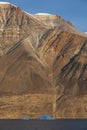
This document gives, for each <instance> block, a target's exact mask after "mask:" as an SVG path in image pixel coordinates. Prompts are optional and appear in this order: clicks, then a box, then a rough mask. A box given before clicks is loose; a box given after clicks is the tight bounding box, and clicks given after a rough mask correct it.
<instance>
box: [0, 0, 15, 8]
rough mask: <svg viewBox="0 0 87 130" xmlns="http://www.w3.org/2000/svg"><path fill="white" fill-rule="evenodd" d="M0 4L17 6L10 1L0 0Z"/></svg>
mask: <svg viewBox="0 0 87 130" xmlns="http://www.w3.org/2000/svg"><path fill="white" fill-rule="evenodd" d="M0 4H1V5H2V4H3V5H6V4H8V5H12V6H15V7H17V6H16V5H14V4H11V3H9V2H2V1H0Z"/></svg>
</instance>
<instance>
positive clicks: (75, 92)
mask: <svg viewBox="0 0 87 130" xmlns="http://www.w3.org/2000/svg"><path fill="white" fill-rule="evenodd" d="M86 97H87V37H86V35H85V34H83V33H81V32H80V31H79V30H77V29H76V28H75V27H74V26H73V25H72V24H71V23H70V22H67V21H65V20H64V19H62V18H61V17H60V16H56V15H49V14H47V15H46V14H45V15H43V14H36V15H31V14H28V13H26V12H24V11H22V10H21V9H20V8H19V7H16V6H14V5H12V4H10V3H0V106H1V107H0V118H21V117H22V116H26V115H27V116H29V117H31V118H38V117H39V116H40V115H43V114H45V113H47V114H49V115H52V116H54V117H56V118H62V117H63V118H64V117H67V118H77V117H82V118H85V117H86V118H87V116H86V115H87V111H86V108H87V105H86V101H87V98H86ZM80 102H82V103H83V104H82V106H81V104H80ZM73 104H75V105H73Z"/></svg>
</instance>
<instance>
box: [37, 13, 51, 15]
mask: <svg viewBox="0 0 87 130" xmlns="http://www.w3.org/2000/svg"><path fill="white" fill-rule="evenodd" d="M35 15H51V14H48V13H37V14H35Z"/></svg>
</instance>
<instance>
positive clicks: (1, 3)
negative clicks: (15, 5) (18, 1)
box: [0, 2, 10, 4]
mask: <svg viewBox="0 0 87 130" xmlns="http://www.w3.org/2000/svg"><path fill="white" fill-rule="evenodd" d="M0 4H10V3H9V2H0Z"/></svg>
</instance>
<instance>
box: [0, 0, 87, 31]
mask: <svg viewBox="0 0 87 130" xmlns="http://www.w3.org/2000/svg"><path fill="white" fill-rule="evenodd" d="M0 1H2V2H10V3H13V4H15V5H17V6H19V7H20V8H21V9H22V10H25V11H27V12H28V13H31V14H35V13H50V14H57V15H59V16H62V17H63V18H64V19H65V20H67V21H70V22H72V23H73V25H75V26H76V28H78V29H79V30H80V31H82V32H87V0H0Z"/></svg>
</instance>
